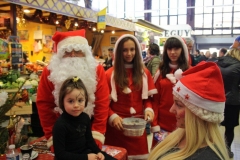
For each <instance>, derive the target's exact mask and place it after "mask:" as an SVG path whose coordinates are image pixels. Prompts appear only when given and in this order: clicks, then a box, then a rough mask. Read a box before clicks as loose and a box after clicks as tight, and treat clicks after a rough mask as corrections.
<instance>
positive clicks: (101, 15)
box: [97, 7, 107, 30]
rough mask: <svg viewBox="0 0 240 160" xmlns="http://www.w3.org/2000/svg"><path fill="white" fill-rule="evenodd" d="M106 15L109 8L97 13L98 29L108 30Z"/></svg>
mask: <svg viewBox="0 0 240 160" xmlns="http://www.w3.org/2000/svg"><path fill="white" fill-rule="evenodd" d="M106 14H107V7H105V8H104V9H103V10H101V11H99V12H98V13H97V15H98V19H97V29H98V30H100V29H105V28H106Z"/></svg>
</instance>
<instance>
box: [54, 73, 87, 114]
mask: <svg viewBox="0 0 240 160" xmlns="http://www.w3.org/2000/svg"><path fill="white" fill-rule="evenodd" d="M73 89H82V90H83V91H84V94H85V95H84V96H85V107H87V104H88V93H87V89H86V87H85V85H84V84H83V82H82V80H81V79H80V78H78V77H73V78H69V79H67V80H65V81H64V82H63V84H62V86H61V89H60V92H59V101H58V102H59V107H60V108H61V109H62V110H63V111H65V109H64V102H63V100H64V97H65V96H66V95H67V94H69V93H70V92H72V91H73Z"/></svg>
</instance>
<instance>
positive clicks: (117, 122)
mask: <svg viewBox="0 0 240 160" xmlns="http://www.w3.org/2000/svg"><path fill="white" fill-rule="evenodd" d="M112 125H113V127H114V128H116V129H117V130H120V131H122V130H123V126H122V118H121V117H116V118H115V119H114V120H113V122H112Z"/></svg>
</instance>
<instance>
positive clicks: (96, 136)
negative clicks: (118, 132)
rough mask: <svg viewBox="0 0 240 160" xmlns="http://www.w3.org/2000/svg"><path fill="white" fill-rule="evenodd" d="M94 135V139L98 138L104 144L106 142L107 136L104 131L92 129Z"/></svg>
mask: <svg viewBox="0 0 240 160" xmlns="http://www.w3.org/2000/svg"><path fill="white" fill-rule="evenodd" d="M92 135H93V138H94V139H97V140H99V141H100V142H101V143H102V144H104V141H105V136H104V135H103V134H102V133H100V132H97V131H92Z"/></svg>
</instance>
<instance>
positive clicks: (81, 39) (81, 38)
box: [52, 29, 88, 52]
mask: <svg viewBox="0 0 240 160" xmlns="http://www.w3.org/2000/svg"><path fill="white" fill-rule="evenodd" d="M52 40H53V41H54V47H55V51H57V52H58V51H60V50H62V49H66V48H69V46H72V47H70V50H71V49H73V48H76V47H74V46H75V45H77V44H80V45H88V41H87V39H86V38H85V30H84V29H81V30H76V31H68V32H58V31H57V32H55V34H54V35H53V37H52ZM78 48H79V47H78Z"/></svg>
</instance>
